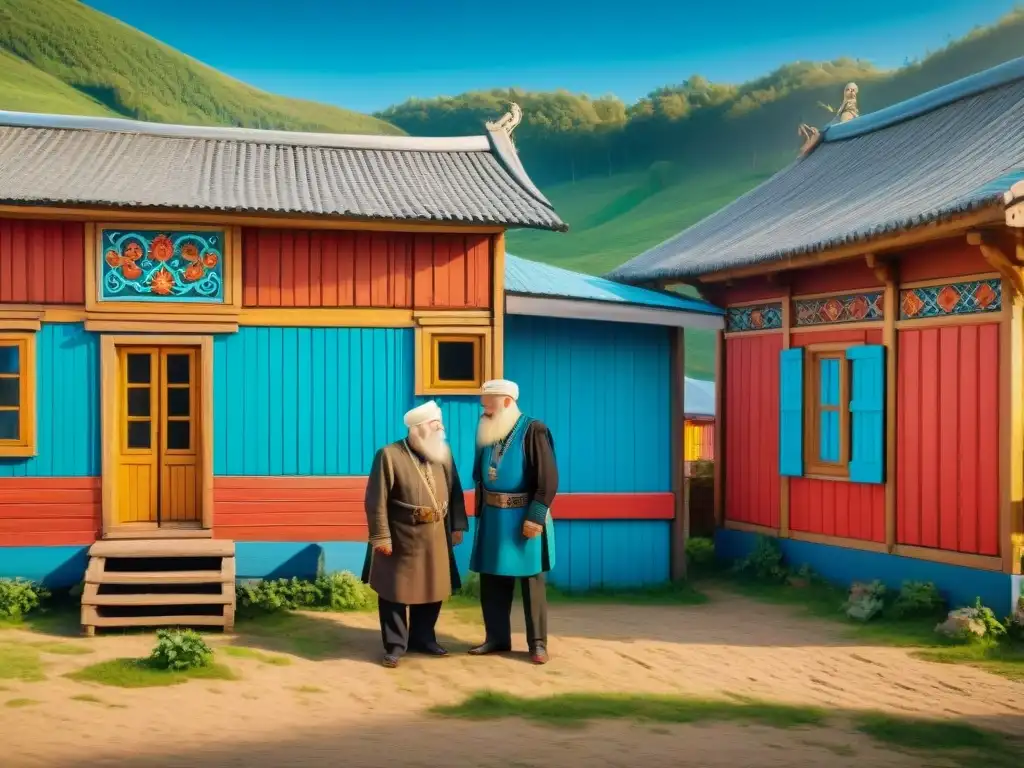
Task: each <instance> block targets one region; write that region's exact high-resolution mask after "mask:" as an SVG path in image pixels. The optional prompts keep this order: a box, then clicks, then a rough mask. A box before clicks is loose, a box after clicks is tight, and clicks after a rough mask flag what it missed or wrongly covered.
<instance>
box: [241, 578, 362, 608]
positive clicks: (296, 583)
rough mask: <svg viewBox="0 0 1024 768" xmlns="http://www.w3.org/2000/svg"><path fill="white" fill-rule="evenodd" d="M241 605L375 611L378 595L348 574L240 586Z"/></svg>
mask: <svg viewBox="0 0 1024 768" xmlns="http://www.w3.org/2000/svg"><path fill="white" fill-rule="evenodd" d="M237 598H238V604H239V606H240V607H241V608H242V609H248V610H256V611H266V612H275V611H294V610H299V609H303V608H305V609H317V608H319V609H324V610H331V611H360V610H365V609H367V608H372V607H373V606H374V604H375V602H374V601H375V600H376V596H375V595H374V593H373V590H372V589H370V587H369V586H367V585H366V584H363V582H362V581H361V580H360V579H359V578H357V577H356V575H355V574H353V573H351V572H349V571H341V572H339V573H329V574H324V575H321V576H317V578H316V579H314V580H313V581H310V580H308V579H299V578H291V579H264V580H263V581H258V582H254V583H250V584H242V585H239V587H238V591H237Z"/></svg>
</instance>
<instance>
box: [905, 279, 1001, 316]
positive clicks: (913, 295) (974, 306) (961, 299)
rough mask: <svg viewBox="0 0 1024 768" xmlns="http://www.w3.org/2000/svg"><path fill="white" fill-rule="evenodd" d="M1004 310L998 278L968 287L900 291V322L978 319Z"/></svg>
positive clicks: (945, 286)
mask: <svg viewBox="0 0 1024 768" xmlns="http://www.w3.org/2000/svg"><path fill="white" fill-rule="evenodd" d="M1002 308H1003V283H1002V281H1001V280H1000V279H999V278H995V277H994V278H991V279H989V280H971V281H969V282H965V283H946V284H945V285H928V286H924V287H921V288H905V289H903V290H901V291H900V319H901V320H919V319H923V318H926V317H948V316H950V315H975V314H978V313H981V312H999V311H1000V310H1001V309H1002Z"/></svg>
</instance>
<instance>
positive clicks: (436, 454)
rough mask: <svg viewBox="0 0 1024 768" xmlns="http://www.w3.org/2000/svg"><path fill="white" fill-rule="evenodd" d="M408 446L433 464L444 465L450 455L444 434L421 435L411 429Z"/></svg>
mask: <svg viewBox="0 0 1024 768" xmlns="http://www.w3.org/2000/svg"><path fill="white" fill-rule="evenodd" d="M409 445H411V446H412V448H413V450H414V451H416V452H417V453H418V454H420V455H421V456H423V457H424V458H425V459H426V460H427V461H430V462H433V463H434V464H445V463H447V462H448V460H449V459H450V458H451V455H452V451H451V448H450V447H449V446H448V442H447V441H446V440H445V436H444V432H431V433H430V434H429V435H423V434H422V433H421V432H419V431H417V430H415V428H414V429H411V430H409Z"/></svg>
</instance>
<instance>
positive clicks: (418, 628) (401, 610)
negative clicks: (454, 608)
mask: <svg viewBox="0 0 1024 768" xmlns="http://www.w3.org/2000/svg"><path fill="white" fill-rule="evenodd" d="M377 613H378V614H379V615H380V636H381V640H383V641H384V653H387V654H391V655H393V656H401V655H402V654H404V653H405V652H406V651H407V650H409V647H410V646H412V647H413V648H417V647H419V648H423V647H424V646H427V645H430V644H432V643H436V642H437V635H436V634H434V627H435V626H437V617H438V616H440V615H441V603H423V604H422V605H406V604H405V603H392V602H391V601H390V600H385V599H384V598H383V597H378V598H377Z"/></svg>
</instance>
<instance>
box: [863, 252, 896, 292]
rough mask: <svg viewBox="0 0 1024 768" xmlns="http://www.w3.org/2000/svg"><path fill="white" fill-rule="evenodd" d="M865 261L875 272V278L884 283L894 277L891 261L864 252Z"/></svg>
mask: <svg viewBox="0 0 1024 768" xmlns="http://www.w3.org/2000/svg"><path fill="white" fill-rule="evenodd" d="M864 261H865V263H866V264H867V265H868V269H870V270H871V271H872V272H873V273H874V275H875V279H876V280H878V282H880V283H882V284H883V285H884V284H886V283H888V282H889V280H890V279H892V275H893V269H892V264H891V263H890V262H888V261H885V260H883V259H879V258H878V257H877V256H875V254H873V253H866V254H864Z"/></svg>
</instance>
